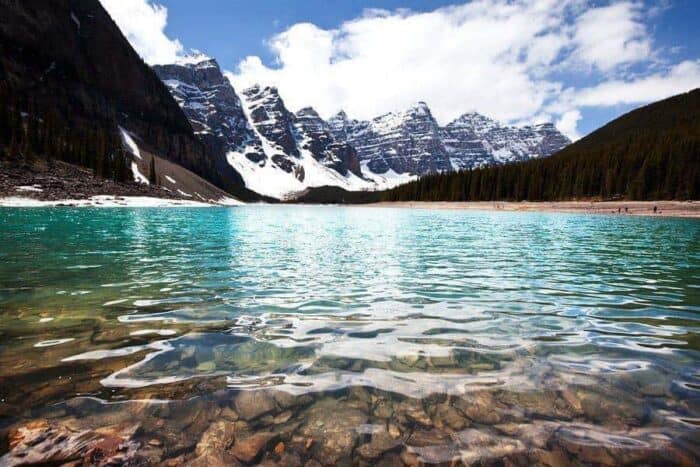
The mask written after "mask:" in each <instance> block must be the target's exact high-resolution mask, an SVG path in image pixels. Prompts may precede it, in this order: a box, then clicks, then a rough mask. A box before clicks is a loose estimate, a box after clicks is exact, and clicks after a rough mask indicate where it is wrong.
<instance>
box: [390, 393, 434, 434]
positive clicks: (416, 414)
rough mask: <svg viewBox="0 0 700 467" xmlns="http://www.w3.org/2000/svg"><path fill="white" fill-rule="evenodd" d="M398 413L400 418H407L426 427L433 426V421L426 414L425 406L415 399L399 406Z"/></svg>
mask: <svg viewBox="0 0 700 467" xmlns="http://www.w3.org/2000/svg"><path fill="white" fill-rule="evenodd" d="M396 413H397V416H398V417H400V418H406V419H408V420H411V421H413V422H415V423H418V424H420V425H423V426H425V427H431V426H433V421H432V420H431V419H430V417H429V416H428V414H427V413H425V410H424V409H423V405H422V404H421V402H420V401H417V400H415V399H408V400H406V401H404V402H402V403H401V404H399V406H398V407H397V408H396Z"/></svg>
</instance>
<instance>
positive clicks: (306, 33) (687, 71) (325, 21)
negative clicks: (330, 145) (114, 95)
mask: <svg viewBox="0 0 700 467" xmlns="http://www.w3.org/2000/svg"><path fill="white" fill-rule="evenodd" d="M102 3H103V4H104V5H105V6H106V7H107V9H108V10H109V11H110V13H111V14H112V16H113V17H114V18H115V20H116V21H117V23H118V24H119V25H120V27H121V28H122V30H123V31H124V32H125V34H126V35H127V37H128V38H129V39H130V41H131V42H132V44H133V45H134V47H135V48H136V49H137V50H138V51H139V52H140V53H141V54H142V56H144V58H145V59H146V60H147V61H148V62H150V63H158V62H167V61H173V60H175V59H177V56H181V55H183V54H184V53H186V52H187V51H188V50H190V49H197V50H200V51H202V52H204V53H206V54H207V55H209V56H212V57H215V58H216V59H217V60H218V61H219V63H220V64H221V66H222V68H223V69H225V70H227V71H229V72H230V73H229V74H228V76H229V77H230V79H231V80H232V82H233V84H234V85H235V86H236V88H241V87H244V86H247V85H250V84H253V83H254V82H261V84H270V85H276V86H277V87H278V88H279V89H280V92H281V94H282V96H283V97H284V98H285V100H286V101H287V103H288V105H289V107H290V108H292V110H296V109H297V108H300V107H302V106H305V105H313V106H314V107H315V108H317V110H319V112H320V113H321V114H322V115H324V116H329V115H330V114H332V113H334V112H336V111H338V110H340V109H341V108H343V109H345V110H346V111H348V113H349V114H350V115H351V116H355V117H357V118H371V117H372V116H375V115H378V114H381V113H384V112H388V111H392V110H400V109H401V108H403V107H405V106H408V105H410V104H411V103H413V102H415V101H418V100H425V101H426V102H427V103H428V104H429V105H430V106H431V108H432V109H433V112H434V114H435V116H436V118H437V119H438V120H439V121H440V122H441V123H447V122H448V121H449V120H451V119H453V118H455V117H457V116H458V115H459V114H461V113H463V112H467V111H478V112H481V113H483V114H485V115H488V116H491V117H493V118H496V119H498V120H501V121H504V122H509V123H513V124H524V123H533V122H540V121H544V120H551V121H554V122H555V123H556V124H557V126H558V127H559V128H560V129H561V130H562V131H564V132H566V133H567V134H569V135H570V136H572V137H573V138H576V137H579V136H581V135H585V134H587V133H589V132H590V131H592V130H594V129H595V128H597V127H599V126H600V125H602V124H604V123H605V122H607V121H609V120H611V119H612V118H615V117H616V116H618V115H620V114H622V113H624V112H626V111H628V110H630V109H632V108H635V107H637V106H639V105H642V104H644V103H647V102H651V101H654V100H658V99H660V98H663V97H667V96H669V95H672V94H675V93H678V92H683V91H686V90H689V89H691V88H694V87H698V86H700V33H698V31H697V29H699V28H698V27H697V25H698V24H700V2H698V1H697V0H646V1H641V0H639V1H638V0H619V1H618V0H600V1H595V0H475V1H473V2H465V1H462V2H460V1H454V0H453V1H442V0H422V1H418V0H385V1H370V0H341V1H329V0H294V1H289V0H287V1H282V0H258V1H254V2H251V1H243V0H200V1H197V2H192V1H191V0H102Z"/></svg>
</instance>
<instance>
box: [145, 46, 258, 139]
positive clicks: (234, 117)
mask: <svg viewBox="0 0 700 467" xmlns="http://www.w3.org/2000/svg"><path fill="white" fill-rule="evenodd" d="M153 69H154V70H155V72H156V74H157V75H158V77H160V79H161V80H163V82H164V83H165V84H166V86H168V89H170V93H171V94H172V95H173V97H174V98H175V101H176V102H177V103H178V104H179V105H180V107H181V108H182V110H183V111H184V113H185V115H186V116H187V118H188V119H189V121H190V123H191V124H192V127H193V128H194V130H195V132H196V133H197V135H198V136H199V137H200V138H202V139H206V138H209V137H216V138H218V139H219V140H220V141H221V142H222V143H223V144H224V146H225V147H226V148H227V149H231V148H238V147H241V146H242V145H244V144H245V145H248V146H257V147H258V150H259V151H262V147H261V146H260V141H259V139H258V138H257V136H256V135H255V132H254V131H253V129H252V127H251V126H250V124H249V122H248V119H247V117H246V115H245V113H244V111H243V106H242V105H241V101H240V99H239V98H238V95H236V92H235V91H234V89H233V87H232V86H231V84H230V83H229V81H228V80H227V79H226V78H225V77H224V75H223V74H222V73H221V69H220V68H219V65H218V63H217V62H216V60H214V59H211V58H209V57H206V56H202V55H199V56H194V57H188V58H186V59H183V60H182V61H180V62H178V63H176V64H172V65H156V66H154V67H153Z"/></svg>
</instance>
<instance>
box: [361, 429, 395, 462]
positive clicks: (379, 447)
mask: <svg viewBox="0 0 700 467" xmlns="http://www.w3.org/2000/svg"><path fill="white" fill-rule="evenodd" d="M400 445H401V441H400V440H396V439H394V438H392V437H391V436H389V434H388V433H386V432H379V433H375V434H373V435H372V439H371V441H370V442H369V443H365V444H363V445H362V446H360V447H359V448H357V453H358V454H359V455H360V456H362V457H363V458H365V459H368V460H372V459H378V458H379V457H381V456H382V455H383V454H384V453H385V452H387V451H391V450H392V449H394V448H396V447H398V446H400Z"/></svg>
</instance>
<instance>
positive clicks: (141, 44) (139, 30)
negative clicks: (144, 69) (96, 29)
mask: <svg viewBox="0 0 700 467" xmlns="http://www.w3.org/2000/svg"><path fill="white" fill-rule="evenodd" d="M100 2H101V3H102V6H103V7H104V8H105V10H107V12H108V13H109V14H110V16H111V17H112V19H113V20H114V21H115V22H116V23H117V25H119V28H120V29H121V31H122V33H123V34H124V35H125V36H126V38H127V39H128V40H129V42H130V43H131V45H132V47H134V49H135V50H136V51H137V52H138V53H139V55H141V57H142V58H143V59H144V60H145V61H146V62H147V63H149V64H151V65H154V64H162V63H172V62H174V61H175V60H176V59H177V58H178V56H180V55H182V53H183V47H182V44H181V43H180V41H178V40H177V39H170V38H169V37H168V36H167V35H166V34H165V26H166V25H167V24H168V9H167V8H165V7H164V6H162V5H159V4H157V3H151V2H150V1H149V0H100Z"/></svg>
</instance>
